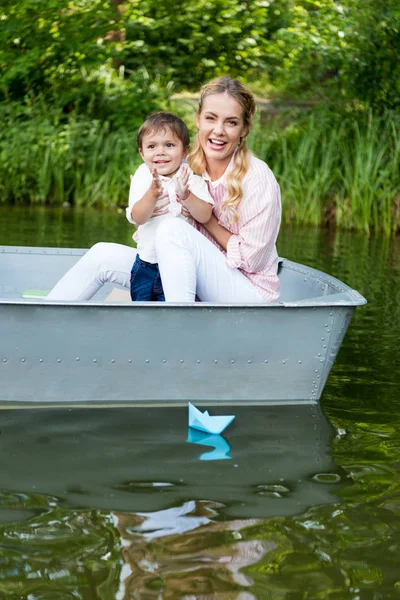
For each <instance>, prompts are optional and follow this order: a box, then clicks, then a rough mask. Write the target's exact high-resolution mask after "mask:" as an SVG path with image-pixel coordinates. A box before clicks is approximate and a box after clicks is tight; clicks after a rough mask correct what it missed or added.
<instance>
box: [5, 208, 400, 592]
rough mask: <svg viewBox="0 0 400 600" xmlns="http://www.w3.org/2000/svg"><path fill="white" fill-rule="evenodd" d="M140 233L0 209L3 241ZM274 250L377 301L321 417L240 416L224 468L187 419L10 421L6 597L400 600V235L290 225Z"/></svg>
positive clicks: (337, 370) (22, 414) (48, 413)
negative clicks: (191, 432)
mask: <svg viewBox="0 0 400 600" xmlns="http://www.w3.org/2000/svg"><path fill="white" fill-rule="evenodd" d="M130 235H131V231H130V229H129V225H128V224H127V223H126V221H125V218H124V215H123V214H121V213H118V212H117V211H114V212H110V211H108V212H99V211H97V212H96V211H92V210H86V211H81V212H75V211H72V210H59V209H54V210H49V209H32V208H21V207H15V208H10V207H1V208H0V243H1V244H10V245H32V246H63V247H69V246H72V247H81V248H82V247H83V248H84V247H88V246H89V245H91V244H92V243H94V242H96V241H100V240H105V241H116V242H120V243H130ZM278 246H279V253H280V255H281V256H285V257H287V258H290V259H292V260H295V261H298V262H302V263H305V264H308V265H310V266H313V267H316V268H318V269H322V270H324V271H327V272H328V273H330V274H331V275H334V276H335V277H338V278H339V279H342V280H343V281H345V282H346V283H348V284H349V285H350V286H352V287H353V288H355V289H357V290H358V291H359V292H360V293H361V294H362V295H364V296H365V297H366V298H367V300H368V305H367V306H366V307H363V308H360V309H357V311H356V314H355V317H354V318H353V321H352V323H351V326H350V329H349V331H348V333H347V335H346V338H345V340H344V343H343V346H342V348H341V350H340V352H339V355H338V358H337V360H336V363H335V365H334V367H333V370H332V373H331V375H330V377H329V380H328V383H327V385H326V388H325V391H324V393H323V397H322V401H321V407H304V406H303V407H280V408H279V407H252V408H249V407H240V408H238V407H235V408H234V409H232V410H234V411H235V413H236V416H237V418H236V421H235V422H234V424H233V425H232V426H231V427H230V428H229V429H228V430H227V432H226V436H225V441H226V443H227V445H228V450H227V456H226V457H225V459H224V460H210V457H211V458H212V453H213V447H212V446H205V445H202V444H199V443H197V444H195V443H188V442H187V441H186V440H187V436H188V432H187V413H186V409H184V408H179V407H176V408H173V409H162V410H159V411H157V413H156V414H155V413H154V411H153V409H148V408H147V409H140V408H135V409H126V408H125V409H108V410H104V409H101V410H100V409H99V410H89V409H73V410H68V409H60V410H54V409H43V410H41V411H32V410H26V411H11V410H7V411H2V412H1V414H0V418H1V421H0V423H1V425H0V430H1V433H0V449H1V450H0V451H1V456H2V457H3V460H2V466H1V470H0V473H1V482H2V483H1V492H0V547H1V550H0V598H7V599H10V600H17V599H18V600H20V599H26V600H28V599H29V600H34V599H35V600H36V599H40V600H44V599H46V600H47V599H51V600H53V599H63V600H64V599H73V598H82V599H104V600H109V599H114V598H115V599H118V600H122V599H128V598H129V599H130V598H134V599H136V598H140V599H144V600H147V599H156V600H160V599H163V600H164V599H165V600H175V599H178V598H179V599H181V598H182V599H184V600H195V599H199V600H214V599H218V600H254V599H261V600H263V599H269V598H271V599H274V600H275V599H278V600H280V599H285V600H286V599H298V598H299V599H300V598H307V599H310V598H312V599H314V598H316V599H318V598H329V599H342V598H349V599H354V600H355V599H364V598H366V599H381V598H382V599H386V598H398V597H399V596H400V568H399V564H400V560H399V552H400V518H399V517H400V478H399V464H400V410H399V409H400V400H399V383H400V375H399V371H400V369H399V367H400V364H399V362H400V361H399V342H398V339H399V325H400V308H399V307H400V285H399V282H400V240H398V239H387V238H383V237H374V236H371V237H367V236H366V235H363V234H355V233H349V232H340V231H327V230H319V229H313V228H299V227H286V228H284V229H283V230H282V232H281V235H280V238H279V244H278ZM133 384H134V383H133ZM224 412H226V413H229V407H224ZM211 441H212V440H211ZM208 443H210V440H208ZM229 448H230V449H229Z"/></svg>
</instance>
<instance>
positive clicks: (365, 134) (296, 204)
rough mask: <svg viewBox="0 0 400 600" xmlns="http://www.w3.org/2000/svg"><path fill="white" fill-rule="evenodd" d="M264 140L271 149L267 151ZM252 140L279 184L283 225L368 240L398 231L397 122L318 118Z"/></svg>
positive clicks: (360, 116)
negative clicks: (351, 232) (351, 233)
mask: <svg viewBox="0 0 400 600" xmlns="http://www.w3.org/2000/svg"><path fill="white" fill-rule="evenodd" d="M286 120H287V117H286ZM264 136H267V137H268V136H269V137H270V140H272V141H271V143H270V144H267V143H264V146H262V144H261V142H260V141H258V138H259V137H264ZM254 138H255V142H254V145H253V147H254V149H257V148H258V147H260V148H264V152H262V153H261V154H260V153H258V156H260V157H261V158H264V159H265V160H266V161H267V162H268V164H269V166H270V167H271V169H272V170H273V171H274V173H275V175H276V177H277V179H278V181H279V183H280V186H281V189H282V204H283V217H284V220H285V221H293V222H296V223H303V224H312V225H321V224H324V223H332V224H334V225H336V226H338V227H341V228H344V229H357V230H363V231H365V232H366V233H369V232H370V230H371V229H373V230H375V231H382V232H384V233H386V234H390V233H392V232H397V231H398V230H399V227H400V168H399V167H400V118H399V116H398V115H396V114H394V113H390V112H387V113H385V114H383V115H374V114H373V113H372V112H371V111H365V112H364V113H356V114H353V113H349V114H346V113H345V114H343V115H336V114H332V113H330V112H328V111H321V112H316V113H315V112H314V113H311V114H309V115H307V116H304V115H303V116H301V117H297V118H295V119H292V120H290V119H289V124H288V125H286V126H285V127H284V128H283V129H282V128H281V129H280V134H279V135H277V134H276V132H275V131H272V130H270V131H268V130H265V129H263V130H261V129H260V127H259V124H257V131H256V132H255V134H254Z"/></svg>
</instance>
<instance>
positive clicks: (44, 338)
mask: <svg viewBox="0 0 400 600" xmlns="http://www.w3.org/2000/svg"><path fill="white" fill-rule="evenodd" d="M47 252H49V250H47ZM292 265H294V267H292ZM299 267H301V266H300V265H296V263H290V262H289V261H287V264H286V266H285V264H284V267H283V268H284V269H287V274H289V271H290V269H291V268H292V270H294V272H295V275H296V277H297V276H298V269H299ZM303 269H308V268H307V267H303ZM307 273H308V275H307V277H308V278H309V279H312V277H311V275H312V274H314V275H313V277H314V276H315V277H316V275H315V274H316V273H317V274H318V273H319V272H318V271H315V270H312V269H308V271H307ZM303 274H304V273H301V277H303ZM283 276H284V278H285V277H286V275H285V274H283ZM320 276H321V277H320V279H319V280H318V285H319V286H320V288H323V286H325V291H326V290H328V287H329V286H328V284H327V283H326V281H327V278H329V276H327V275H325V274H323V273H320ZM290 277H293V276H290ZM324 278H325V279H324ZM303 279H304V277H303ZM329 279H331V280H332V282H337V280H334V279H333V278H329ZM324 281H325V283H324ZM321 282H322V286H321V285H320V284H321ZM332 282H330V283H329V285H330V286H331V288H332V290H331V293H330V294H327V295H322V296H319V297H315V298H312V299H311V300H310V299H307V298H304V297H302V298H300V299H299V300H295V299H293V297H292V298H291V299H290V298H289V299H287V300H281V301H280V302H277V303H273V304H269V305H250V306H248V305H232V306H226V305H212V304H205V303H204V304H203V303H193V304H181V305H180V304H166V303H135V304H134V303H125V302H117V303H107V302H104V301H97V302H86V303H59V302H46V301H24V300H21V299H7V298H6V299H1V300H0V380H1V382H2V385H1V390H0V401H1V402H3V403H10V402H12V403H18V402H20V403H32V402H34V403H45V404H52V403H60V402H62V403H65V402H67V403H75V402H80V403H104V402H106V403H122V404H123V403H129V402H132V401H135V402H140V403H141V402H143V403H150V402H151V403H154V402H171V403H172V402H182V401H188V400H191V401H196V402H201V401H204V402H214V401H216V402H229V403H232V402H258V401H262V402H272V403H276V402H278V403H288V402H289V403H290V402H316V401H318V399H319V398H320V396H321V393H322V390H323V388H324V385H325V382H326V379H327V377H328V374H329V372H330V370H331V367H332V365H333V362H334V360H335V357H336V355H337V352H338V350H339V348H340V344H341V342H342V340H343V337H344V335H345V332H346V330H347V327H348V325H349V323H350V320H351V317H352V315H353V313H354V310H355V307H356V306H357V305H358V304H363V303H365V300H364V298H362V296H360V295H359V294H357V292H355V291H354V290H351V289H350V288H347V286H344V284H341V282H338V284H340V285H341V286H344V288H343V287H342V288H341V287H340V286H339V287H338V289H335V288H334V285H333V283H332ZM314 283H315V282H313V285H314ZM285 285H286V287H287V289H289V287H288V285H287V284H285ZM332 286H333V287H332ZM36 287H38V286H36ZM345 288H346V289H345ZM302 293H303V296H304V293H305V292H304V291H303V292H302ZM346 294H347V296H348V297H344V296H346ZM292 296H293V294H292Z"/></svg>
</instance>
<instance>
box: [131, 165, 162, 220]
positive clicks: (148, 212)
mask: <svg viewBox="0 0 400 600" xmlns="http://www.w3.org/2000/svg"><path fill="white" fill-rule="evenodd" d="M151 174H152V176H153V181H152V184H151V186H150V187H149V189H148V190H147V192H146V193H145V194H144V196H143V197H142V198H141V199H140V200H139V201H138V202H136V203H135V204H134V205H133V206H132V210H131V216H132V219H133V220H134V221H135V223H136V224H137V225H143V224H144V223H147V221H148V220H149V219H150V217H151V216H152V214H153V212H154V209H155V206H156V204H157V200H158V198H159V197H160V193H161V189H162V188H161V181H160V178H159V176H158V173H157V171H156V170H153V171H152V172H151Z"/></svg>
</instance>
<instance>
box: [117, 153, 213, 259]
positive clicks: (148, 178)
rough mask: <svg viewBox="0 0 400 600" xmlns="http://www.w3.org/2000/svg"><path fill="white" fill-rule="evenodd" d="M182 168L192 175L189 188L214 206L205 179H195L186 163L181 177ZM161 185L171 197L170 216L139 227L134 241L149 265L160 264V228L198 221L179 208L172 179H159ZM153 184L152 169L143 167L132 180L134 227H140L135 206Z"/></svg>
mask: <svg viewBox="0 0 400 600" xmlns="http://www.w3.org/2000/svg"><path fill="white" fill-rule="evenodd" d="M182 165H185V166H186V168H187V170H188V172H189V182H188V188H189V190H190V191H191V192H192V194H194V195H195V196H197V198H200V200H204V201H205V202H208V204H211V205H212V206H214V200H213V199H212V197H211V195H210V192H209V191H208V186H207V183H206V182H205V181H204V179H203V178H202V177H200V176H199V175H195V174H194V173H193V171H192V170H191V168H190V167H189V166H188V165H187V163H184V162H182V163H181V166H180V168H179V171H178V173H177V175H179V174H180V172H181V168H182ZM159 177H160V181H161V185H162V188H163V191H164V192H165V193H166V194H167V195H168V198H169V205H168V212H167V213H166V214H165V215H160V216H158V217H150V219H149V220H148V221H147V222H146V223H144V224H143V225H139V226H138V227H137V229H136V231H135V233H134V234H133V236H132V238H133V239H134V240H135V242H136V245H137V249H138V253H139V256H140V258H141V259H142V260H145V261H146V262H149V263H156V262H157V253H156V243H155V242H156V236H155V234H156V229H157V227H158V225H159V224H160V223H161V221H162V220H164V219H170V218H173V217H178V218H181V219H185V221H188V222H189V223H191V224H192V225H193V224H194V220H193V219H191V218H189V217H185V216H184V215H182V205H181V204H179V202H178V201H177V198H176V190H175V185H174V182H173V180H172V178H171V177H164V176H163V175H159ZM152 182H153V176H152V174H151V172H150V169H149V168H148V167H147V166H146V165H145V164H144V163H143V164H142V165H140V167H139V168H138V169H137V170H136V172H135V174H134V176H133V177H132V179H131V187H130V190H129V204H128V207H127V208H126V218H127V219H128V221H129V222H130V223H133V225H136V223H135V221H134V220H133V219H132V214H131V213H132V206H134V205H135V204H136V203H137V202H139V200H141V199H142V198H143V196H144V195H145V193H146V192H147V190H148V189H149V188H150V187H151V184H152Z"/></svg>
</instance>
